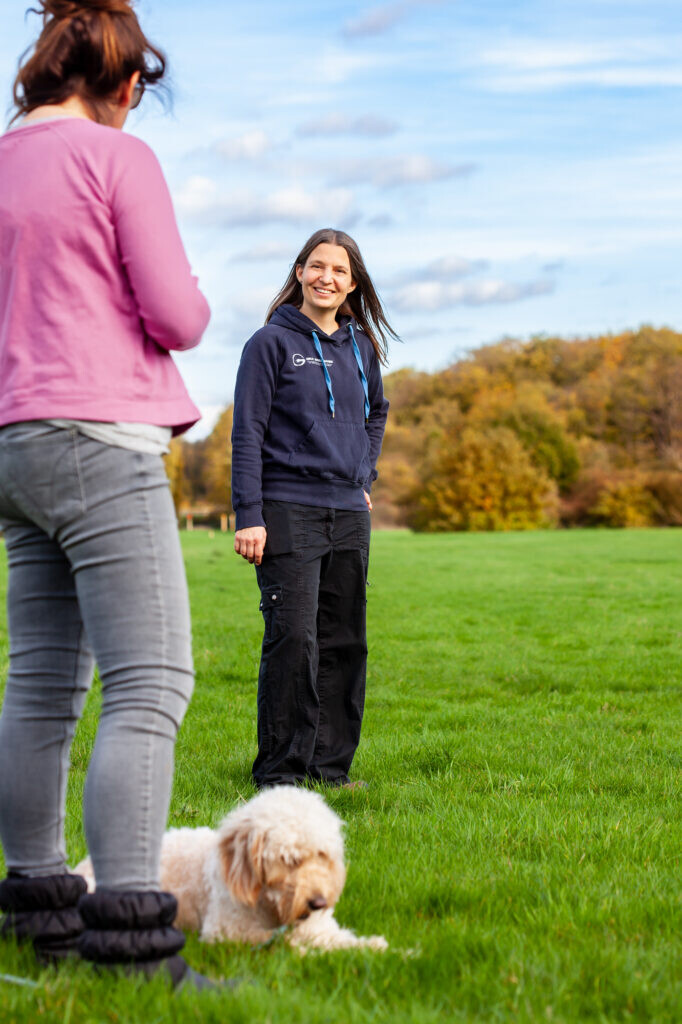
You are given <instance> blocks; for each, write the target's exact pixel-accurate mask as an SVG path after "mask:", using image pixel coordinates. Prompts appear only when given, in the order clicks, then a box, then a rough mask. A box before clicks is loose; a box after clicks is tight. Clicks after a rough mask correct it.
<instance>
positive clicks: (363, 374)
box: [348, 324, 369, 422]
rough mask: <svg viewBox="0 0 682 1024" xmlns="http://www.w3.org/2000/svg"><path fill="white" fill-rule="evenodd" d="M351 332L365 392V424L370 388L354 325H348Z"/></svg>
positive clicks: (367, 415) (367, 414)
mask: <svg viewBox="0 0 682 1024" xmlns="http://www.w3.org/2000/svg"><path fill="white" fill-rule="evenodd" d="M348 328H349V330H350V336H351V338H352V339H353V352H354V353H355V362H356V363H357V364H358V369H359V371H360V380H361V381H362V390H363V391H364V392H365V422H366V421H367V420H368V419H369V388H368V387H367V378H366V377H365V368H364V366H363V365H362V356H361V355H360V349H359V348H358V343H357V341H356V340H355V331H354V330H353V325H352V324H348Z"/></svg>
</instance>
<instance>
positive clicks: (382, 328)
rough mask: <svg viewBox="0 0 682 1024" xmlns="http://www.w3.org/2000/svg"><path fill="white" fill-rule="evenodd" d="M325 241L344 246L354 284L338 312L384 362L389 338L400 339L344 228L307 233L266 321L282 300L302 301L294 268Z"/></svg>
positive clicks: (280, 304)
mask: <svg viewBox="0 0 682 1024" xmlns="http://www.w3.org/2000/svg"><path fill="white" fill-rule="evenodd" d="M324 242H326V243H327V244H329V245H341V246H343V248H344V249H345V250H346V252H347V253H348V260H349V262H350V272H351V277H352V278H353V280H354V281H355V284H356V286H357V287H356V288H355V290H354V291H352V292H350V294H349V295H348V296H347V298H346V301H345V302H344V304H343V305H342V306H341V308H340V309H339V313H345V314H347V315H350V316H352V317H354V318H355V320H357V322H358V324H359V326H360V327H361V328H362V330H363V331H364V332H365V334H366V335H367V337H368V338H369V340H370V341H371V342H372V345H373V346H374V351H375V352H376V354H377V357H378V359H379V361H380V362H382V363H383V364H384V365H386V362H387V356H388V340H389V337H391V338H395V339H396V341H398V340H399V338H398V335H397V334H396V332H395V331H394V330H393V328H392V327H391V325H390V324H389V322H388V320H387V319H386V314H385V312H384V307H383V305H382V303H381V299H380V298H379V296H378V294H377V291H376V288H375V287H374V285H373V284H372V279H371V277H370V276H369V273H368V272H367V267H366V266H365V261H364V260H363V258H362V256H361V254H360V250H359V248H358V244H357V242H356V241H354V239H352V238H351V237H350V235H347V234H346V233H345V231H336V230H335V229H334V228H321V229H320V230H319V231H316V232H315V234H314V235H311V236H310V238H309V239H308V241H307V242H306V243H305V245H304V246H303V248H302V249H301V251H300V252H299V254H298V256H297V257H296V259H295V260H294V264H293V266H292V268H291V271H290V273H289V276H288V277H287V279H286V281H285V282H284V285H283V286H282V288H281V289H280V291H279V292H278V293H277V295H276V296H275V298H274V299H273V300H272V302H271V303H270V306H269V308H268V312H267V315H266V317H265V322H266V323H268V321H269V320H270V317H271V316H272V314H273V313H274V312H275V310H276V309H277V307H278V306H282V305H284V303H290V304H291V305H292V306H297V307H298V308H299V309H300V308H301V306H302V304H303V289H302V288H301V285H300V282H299V281H298V278H297V277H296V267H304V266H305V264H306V262H307V260H308V257H309V256H310V254H311V252H312V251H313V249H316V248H317V246H318V245H322V244H323V243H324Z"/></svg>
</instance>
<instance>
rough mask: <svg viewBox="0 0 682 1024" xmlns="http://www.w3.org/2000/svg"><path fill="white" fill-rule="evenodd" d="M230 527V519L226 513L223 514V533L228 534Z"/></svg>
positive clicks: (221, 524)
mask: <svg viewBox="0 0 682 1024" xmlns="http://www.w3.org/2000/svg"><path fill="white" fill-rule="evenodd" d="M229 525H230V517H229V516H228V514H227V513H226V512H223V513H222V514H221V516H220V529H221V531H222V533H227V528H228V526H229Z"/></svg>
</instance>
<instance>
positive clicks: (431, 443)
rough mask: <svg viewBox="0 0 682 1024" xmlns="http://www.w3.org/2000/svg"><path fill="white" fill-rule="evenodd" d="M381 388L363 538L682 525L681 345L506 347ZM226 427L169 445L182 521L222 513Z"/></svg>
mask: <svg viewBox="0 0 682 1024" xmlns="http://www.w3.org/2000/svg"><path fill="white" fill-rule="evenodd" d="M384 388H385V391H386V395H387V397H388V399H389V401H390V403H391V408H390V412H389V418H388V423H387V427H386V435H385V438H384V445H383V450H382V454H381V458H380V460H379V466H378V469H379V479H378V480H377V482H376V484H375V485H374V489H373V493H372V500H373V504H374V512H373V513H372V519H373V524H374V526H375V527H376V526H379V527H381V526H384V527H401V526H407V527H410V528H411V529H413V530H418V531H424V532H438V531H450V530H474V531H480V530H528V529H536V528H544V527H555V526H565V527H569V526H614V527H630V526H654V525H659V526H681V525H682V334H677V333H675V332H674V331H671V330H668V329H665V328H663V329H654V328H652V327H642V328H640V330H638V331H628V332H625V333H623V334H616V335H606V336H603V337H596V338H587V339H579V340H565V339H562V338H551V337H538V338H533V339H532V340H530V341H518V340H514V339H505V340H503V341H500V342H499V343H497V344H494V345H486V346H484V347H481V348H479V349H476V350H475V351H473V352H471V353H470V354H468V355H467V356H465V357H464V358H461V359H458V360H457V361H456V362H454V363H453V364H452V365H451V366H448V367H447V368H446V369H444V370H441V371H439V372H436V373H423V372H418V371H416V370H411V369H405V370H398V371H396V372H394V373H390V374H387V375H386V376H385V378H384ZM231 429H232V407H231V406H229V407H228V408H226V409H225V411H224V412H223V414H222V416H221V417H220V419H219V420H218V422H217V424H216V426H215V428H214V429H213V431H212V433H211V434H210V436H209V437H207V438H206V439H205V440H203V441H198V442H195V443H193V444H192V443H188V442H186V441H183V440H176V441H174V442H173V445H172V451H171V454H170V455H169V456H168V458H167V468H168V474H169V477H170V479H171V486H172V490H173V495H174V498H175V502H176V507H177V509H178V512H179V514H180V515H182V514H183V512H186V511H187V510H188V509H190V508H195V509H197V508H199V509H202V508H203V509H205V510H211V509H212V510H214V511H216V512H218V511H223V512H228V513H229V512H231V508H230V460H231V453H230V433H231ZM232 522H234V520H232Z"/></svg>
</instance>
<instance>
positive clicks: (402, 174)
mask: <svg viewBox="0 0 682 1024" xmlns="http://www.w3.org/2000/svg"><path fill="white" fill-rule="evenodd" d="M475 170H476V164H473V163H466V164H449V163H444V162H441V161H437V160H432V159H431V157H428V156H421V155H418V154H414V155H411V156H394V157H388V158H386V159H371V160H348V161H346V162H344V163H341V162H340V163H338V164H337V165H336V166H335V167H334V170H333V171H332V175H331V179H330V180H331V182H332V184H334V185H361V184H369V185H376V186H377V187H378V188H393V187H395V186H397V185H425V184H428V183H429V182H434V181H446V180H447V179H449V178H461V177H466V176H468V175H470V174H473V172H474V171H475Z"/></svg>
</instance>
